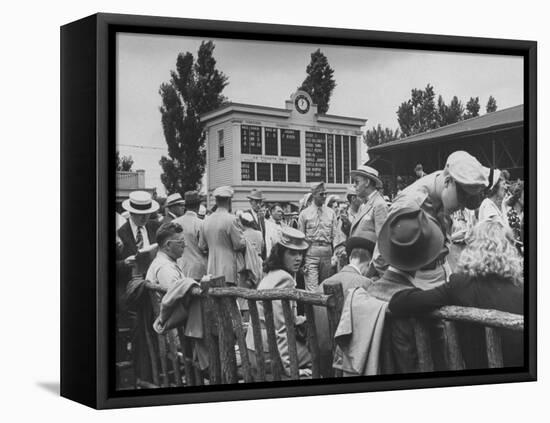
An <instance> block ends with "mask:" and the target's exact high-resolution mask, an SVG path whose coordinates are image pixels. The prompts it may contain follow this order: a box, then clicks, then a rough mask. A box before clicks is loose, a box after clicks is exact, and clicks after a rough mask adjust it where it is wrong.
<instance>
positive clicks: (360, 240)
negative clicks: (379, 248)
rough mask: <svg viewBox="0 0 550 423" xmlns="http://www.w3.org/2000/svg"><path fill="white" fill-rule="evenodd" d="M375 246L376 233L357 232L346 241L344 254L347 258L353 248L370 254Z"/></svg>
mask: <svg viewBox="0 0 550 423" xmlns="http://www.w3.org/2000/svg"><path fill="white" fill-rule="evenodd" d="M375 245H376V233H375V232H373V231H357V232H356V233H355V236H352V237H350V238H348V240H347V241H346V254H347V256H348V257H349V256H350V255H351V252H352V251H353V249H354V248H362V249H364V250H367V251H368V252H370V253H371V254H372V253H373V251H374V246H375Z"/></svg>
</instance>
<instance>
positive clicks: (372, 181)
mask: <svg viewBox="0 0 550 423" xmlns="http://www.w3.org/2000/svg"><path fill="white" fill-rule="evenodd" d="M350 175H351V178H352V180H353V183H354V188H355V192H356V194H357V197H358V198H359V200H360V201H361V202H362V203H363V204H362V205H361V207H360V208H359V211H358V213H357V215H356V216H355V219H354V220H353V222H352V223H351V228H350V231H349V236H350V237H353V236H356V233H358V232H363V233H366V232H371V233H373V234H374V235H375V237H376V238H377V237H378V234H379V233H380V229H381V228H382V225H383V224H384V222H385V221H386V217H387V216H388V204H387V203H386V201H385V200H384V197H383V196H382V194H381V193H380V191H379V190H380V189H381V188H382V181H381V180H380V177H379V175H378V171H377V170H376V169H374V168H373V167H370V166H366V165H362V166H359V167H358V168H357V169H355V170H352V171H351V172H350ZM371 267H372V268H371V271H370V272H369V275H371V276H374V275H377V272H376V269H379V268H384V267H385V263H384V260H383V259H382V257H381V256H380V254H378V251H377V250H376V249H375V253H374V257H373V260H372V265H371Z"/></svg>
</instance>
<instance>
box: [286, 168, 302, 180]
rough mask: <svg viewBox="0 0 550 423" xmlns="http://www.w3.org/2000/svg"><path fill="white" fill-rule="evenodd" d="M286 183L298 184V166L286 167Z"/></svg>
mask: <svg viewBox="0 0 550 423" xmlns="http://www.w3.org/2000/svg"><path fill="white" fill-rule="evenodd" d="M288 182H300V165H291V164H289V165H288Z"/></svg>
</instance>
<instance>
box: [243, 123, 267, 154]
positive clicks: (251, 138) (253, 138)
mask: <svg viewBox="0 0 550 423" xmlns="http://www.w3.org/2000/svg"><path fill="white" fill-rule="evenodd" d="M241 154H262V128H261V127H260V126H251V125H241Z"/></svg>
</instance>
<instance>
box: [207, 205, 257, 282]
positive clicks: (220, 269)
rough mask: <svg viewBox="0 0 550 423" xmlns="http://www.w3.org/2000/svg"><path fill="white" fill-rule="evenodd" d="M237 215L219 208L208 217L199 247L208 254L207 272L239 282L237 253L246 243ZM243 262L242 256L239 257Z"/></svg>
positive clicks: (227, 280) (226, 279)
mask: <svg viewBox="0 0 550 423" xmlns="http://www.w3.org/2000/svg"><path fill="white" fill-rule="evenodd" d="M236 219H237V218H236V217H235V216H234V215H232V214H231V213H229V211H228V210H227V209H223V208H218V209H217V210H216V211H215V212H214V213H212V214H211V215H210V216H208V217H207V218H206V220H205V221H204V224H203V227H202V230H201V231H200V236H199V248H200V249H201V251H202V252H203V253H205V254H208V265H207V273H209V274H211V275H213V276H224V277H225V281H226V282H229V283H232V284H236V283H237V280H238V279H237V260H238V259H237V255H238V254H241V251H244V249H245V247H246V243H245V240H244V236H243V232H242V229H241V228H240V227H239V225H238V223H237V221H236ZM239 261H240V262H241V263H242V261H243V259H242V257H240V258H239Z"/></svg>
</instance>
